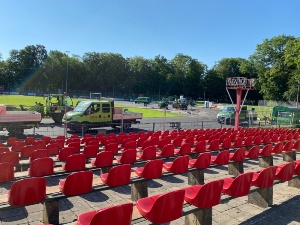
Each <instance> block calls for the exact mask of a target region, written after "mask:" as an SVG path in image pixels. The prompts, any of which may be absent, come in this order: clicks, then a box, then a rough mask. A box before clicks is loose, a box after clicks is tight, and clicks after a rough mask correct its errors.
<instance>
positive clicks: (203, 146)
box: [192, 140, 206, 152]
mask: <svg viewBox="0 0 300 225" xmlns="http://www.w3.org/2000/svg"><path fill="white" fill-rule="evenodd" d="M205 151H206V141H205V140H203V141H198V142H197V144H196V147H195V148H192V152H205Z"/></svg>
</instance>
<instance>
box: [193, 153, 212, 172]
mask: <svg viewBox="0 0 300 225" xmlns="http://www.w3.org/2000/svg"><path fill="white" fill-rule="evenodd" d="M210 160H211V153H210V152H205V153H203V154H200V155H199V156H198V157H197V159H191V160H189V166H191V167H195V168H198V169H206V168H209V167H210Z"/></svg>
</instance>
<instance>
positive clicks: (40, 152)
mask: <svg viewBox="0 0 300 225" xmlns="http://www.w3.org/2000/svg"><path fill="white" fill-rule="evenodd" d="M48 157H49V153H48V150H47V149H37V150H34V151H33V152H32V154H31V157H30V158H29V161H30V162H32V161H33V160H35V159H40V158H48Z"/></svg>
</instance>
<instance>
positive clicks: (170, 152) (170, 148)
mask: <svg viewBox="0 0 300 225" xmlns="http://www.w3.org/2000/svg"><path fill="white" fill-rule="evenodd" d="M156 155H157V156H160V157H171V156H174V145H173V144H167V145H165V146H164V147H163V149H162V150H161V152H157V153H156Z"/></svg>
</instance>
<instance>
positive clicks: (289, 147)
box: [282, 141, 294, 152]
mask: <svg viewBox="0 0 300 225" xmlns="http://www.w3.org/2000/svg"><path fill="white" fill-rule="evenodd" d="M293 144H294V142H293V141H288V142H287V143H285V145H284V146H283V148H282V151H283V152H290V151H292V147H293Z"/></svg>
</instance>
